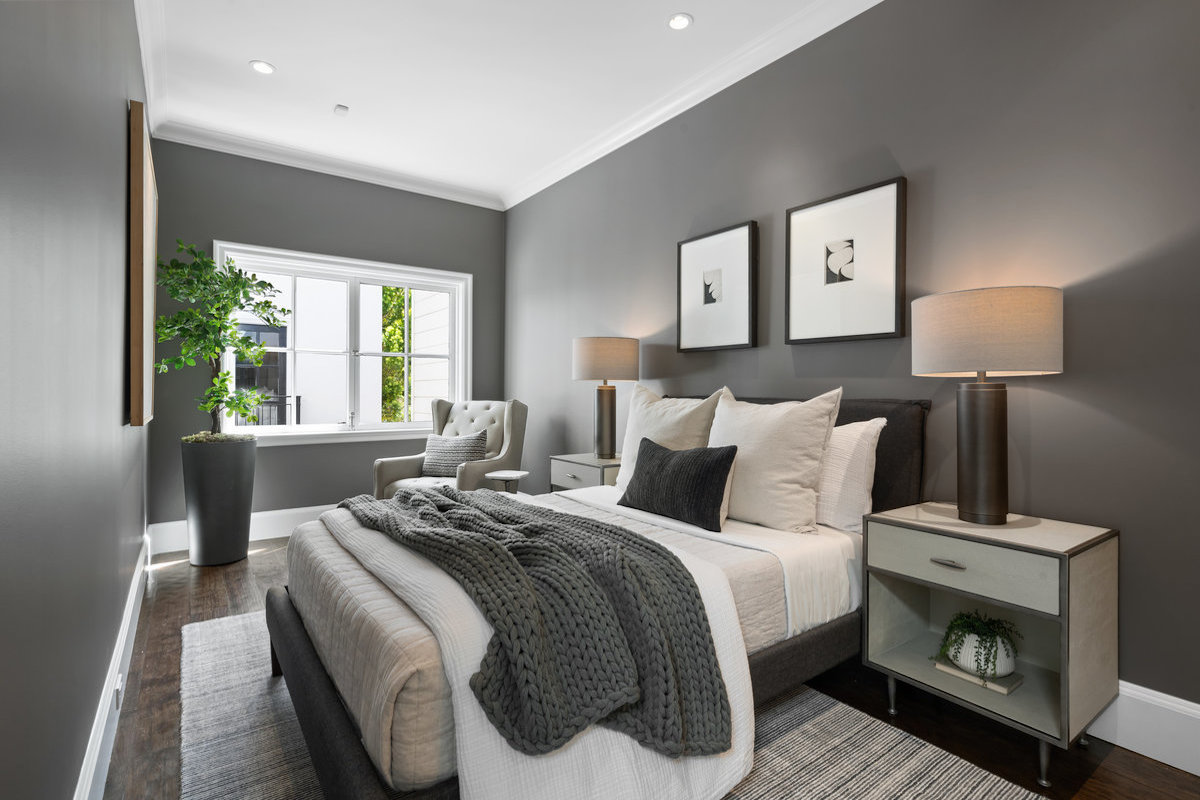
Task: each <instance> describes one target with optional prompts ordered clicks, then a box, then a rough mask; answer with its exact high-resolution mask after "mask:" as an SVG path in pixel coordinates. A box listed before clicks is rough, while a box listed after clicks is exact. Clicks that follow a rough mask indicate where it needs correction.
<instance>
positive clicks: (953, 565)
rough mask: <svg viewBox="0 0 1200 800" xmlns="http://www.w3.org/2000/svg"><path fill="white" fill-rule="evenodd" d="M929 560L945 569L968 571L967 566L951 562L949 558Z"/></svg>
mask: <svg viewBox="0 0 1200 800" xmlns="http://www.w3.org/2000/svg"><path fill="white" fill-rule="evenodd" d="M929 560H930V561H932V562H933V563H934V564H941V565H942V566H943V567H949V568H950V569H966V566H964V565H963V564H960V563H958V562H957V561H951V560H950V559H948V558H931V559H929Z"/></svg>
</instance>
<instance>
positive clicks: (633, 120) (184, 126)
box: [134, 0, 883, 211]
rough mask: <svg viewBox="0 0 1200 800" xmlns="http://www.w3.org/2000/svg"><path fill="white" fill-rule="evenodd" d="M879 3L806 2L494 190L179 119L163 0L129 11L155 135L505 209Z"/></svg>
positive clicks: (137, 0) (138, 1)
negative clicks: (173, 105)
mask: <svg viewBox="0 0 1200 800" xmlns="http://www.w3.org/2000/svg"><path fill="white" fill-rule="evenodd" d="M882 1H883V0H811V2H808V3H806V4H805V5H804V7H803V8H802V9H801V10H800V11H798V12H797V13H795V14H794V15H792V16H791V17H789V18H788V19H787V20H785V21H784V22H782V23H780V24H779V25H777V26H776V27H775V28H773V29H771V30H770V31H767V32H766V33H765V34H763V35H762V36H759V37H758V38H756V39H754V40H753V41H751V42H750V43H749V44H747V45H746V46H744V47H742V48H741V49H740V50H738V51H736V52H734V53H733V54H731V55H730V56H728V57H727V58H725V59H723V60H722V61H720V62H718V63H716V64H714V65H713V66H712V67H711V68H710V69H708V70H706V71H705V72H703V73H701V74H700V75H698V76H697V77H696V78H694V79H692V80H690V81H688V82H686V83H684V84H683V85H682V86H680V87H678V88H677V89H675V90H674V91H672V92H669V93H667V94H665V95H663V96H662V97H660V98H659V99H658V100H656V101H655V102H653V103H650V104H648V105H646V106H644V107H643V108H642V109H640V110H639V111H637V112H636V113H634V114H631V115H630V116H629V117H627V118H625V119H624V120H622V121H621V122H619V123H617V124H615V125H613V126H611V127H609V128H608V129H607V130H605V131H603V132H601V133H600V134H598V135H597V136H595V137H593V138H592V139H591V140H589V141H588V142H586V143H585V144H583V145H582V146H580V147H578V148H576V149H575V150H573V151H571V152H570V153H568V154H567V155H566V156H563V157H562V158H560V159H558V160H556V161H553V162H551V163H550V164H548V165H547V166H545V167H543V168H542V169H540V170H538V171H537V172H535V173H534V174H533V175H531V176H529V177H528V178H526V179H524V180H520V181H518V182H517V183H515V184H514V185H513V186H511V187H509V188H508V189H505V190H502V191H500V192H499V193H498V194H497V193H493V192H489V191H484V190H481V189H477V188H472V187H467V186H459V185H455V184H449V183H444V182H441V181H437V180H433V179H429V178H423V177H420V176H416V175H408V174H404V173H399V172H394V171H390V170H386V169H381V168H378V167H372V166H370V165H367V164H362V163H356V162H351V161H347V160H344V159H341V158H337V157H333V156H326V155H321V154H319V153H314V152H310V151H307V150H301V149H299V148H294V147H290V146H288V145H283V144H278V143H273V142H264V141H258V140H254V139H251V138H249V137H245V136H239V135H236V134H231V133H226V132H222V131H217V130H213V129H211V128H208V127H206V126H204V125H202V124H198V123H195V122H194V121H190V120H184V119H181V118H178V117H176V116H175V115H173V114H172V113H171V110H170V105H169V104H170V99H169V97H168V91H167V87H166V82H167V80H166V73H167V69H166V63H167V59H168V57H169V51H170V48H169V47H168V45H167V41H166V23H165V19H164V13H165V12H164V3H163V0H134V12H135V16H136V18H137V25H138V34H139V42H140V47H141V55H142V71H143V74H144V76H145V82H146V113H147V118H148V120H149V123H150V131H151V134H152V135H153V136H154V138H156V139H164V140H166V141H171V142H178V143H180V144H187V145H193V146H195V147H203V148H206V149H209V150H217V151H220V152H223V153H230V154H232V155H237V156H244V157H247V158H254V159H258V160H260V161H269V162H273V163H276V164H283V165H285V166H290V167H297V168H300V169H307V170H311V171H313V172H321V173H324V174H327V175H335V176H338V177H342V178H349V179H351V180H357V181H364V182H366V183H373V184H377V185H380V186H387V187H389V188H392V189H400V190H402V191H408V192H416V193H418V194H425V195H429V196H431V197H439V198H442V199H444V200H452V201H455V202H459V203H466V204H469V205H474V206H480V207H482V208H488V209H494V210H497V211H504V210H507V209H509V208H512V207H513V206H515V205H516V204H518V203H520V202H521V201H523V200H526V199H528V198H529V197H532V196H533V195H535V194H537V193H538V192H540V191H542V190H543V189H545V188H547V187H549V186H551V185H553V184H555V183H557V182H558V181H560V180H562V179H563V178H565V177H567V176H568V175H571V174H572V173H574V172H577V171H578V170H580V169H582V168H584V167H586V166H587V165H588V164H591V163H592V162H593V161H596V160H598V159H600V158H602V157H604V156H606V155H608V154H609V153H611V152H613V151H614V150H616V149H617V148H619V147H621V146H622V145H625V144H628V143H629V142H631V141H633V140H634V139H636V138H638V137H639V136H641V135H643V134H645V133H647V132H648V131H650V130H653V129H654V128H656V127H658V126H659V125H661V124H662V123H664V122H666V121H667V120H669V119H671V118H673V117H676V116H678V115H679V114H682V113H683V112H684V111H687V110H688V109H690V108H692V107H693V106H695V105H698V104H699V103H701V102H703V101H704V100H707V99H708V98H709V97H712V96H713V95H715V94H716V93H717V92H720V91H722V90H723V89H726V88H728V87H729V86H731V85H733V84H734V83H736V82H737V81H739V80H741V79H742V78H745V77H747V76H748V75H750V74H752V73H754V72H756V71H758V70H760V69H762V68H763V67H765V66H767V65H768V64H770V63H771V62H773V61H776V60H778V59H780V58H782V57H783V56H785V55H787V54H788V53H790V52H792V51H793V50H796V49H797V48H799V47H802V46H804V45H805V44H807V43H809V42H811V41H812V40H814V39H816V38H817V37H819V36H821V35H823V34H825V33H827V32H829V31H831V30H833V29H834V28H836V27H837V26H839V25H841V24H843V23H844V22H847V21H848V20H850V19H853V18H854V17H856V16H858V15H859V14H861V13H862V12H864V11H866V10H867V9H869V8H871V7H873V6H875V5H878V4H879V3H880V2H882Z"/></svg>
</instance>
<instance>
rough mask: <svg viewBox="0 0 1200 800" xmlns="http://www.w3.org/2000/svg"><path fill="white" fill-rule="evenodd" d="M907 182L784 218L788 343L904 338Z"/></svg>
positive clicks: (826, 202)
mask: <svg viewBox="0 0 1200 800" xmlns="http://www.w3.org/2000/svg"><path fill="white" fill-rule="evenodd" d="M906 185H907V182H906V181H905V179H904V178H893V179H892V180H890V181H884V182H883V183H876V184H874V185H872V186H865V187H863V188H861V189H855V190H853V191H850V192H844V193H842V194H837V195H834V196H833V197H827V198H825V199H824V200H818V201H816V202H815V203H807V204H805V205H802V206H796V207H795V208H789V209H788V212H787V248H786V250H787V270H786V272H785V277H784V285H785V292H784V294H785V298H786V300H785V303H784V315H783V318H784V339H785V341H786V342H787V343H788V344H803V343H806V342H847V341H854V340H857V339H885V338H890V337H898V336H903V335H904V226H905V188H906Z"/></svg>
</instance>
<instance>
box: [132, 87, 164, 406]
mask: <svg viewBox="0 0 1200 800" xmlns="http://www.w3.org/2000/svg"><path fill="white" fill-rule="evenodd" d="M157 254H158V186H157V184H156V183H155V182H154V160H153V159H152V158H151V156H150V131H149V129H148V128H147V125H146V106H145V104H144V103H140V102H138V101H137V100H130V101H129V424H130V425H135V426H138V425H145V424H146V423H148V422H149V421H150V420H152V419H153V418H154V344H155V335H154V311H155V310H154V293H155V286H156V280H155V279H156V276H157V271H158V256H157Z"/></svg>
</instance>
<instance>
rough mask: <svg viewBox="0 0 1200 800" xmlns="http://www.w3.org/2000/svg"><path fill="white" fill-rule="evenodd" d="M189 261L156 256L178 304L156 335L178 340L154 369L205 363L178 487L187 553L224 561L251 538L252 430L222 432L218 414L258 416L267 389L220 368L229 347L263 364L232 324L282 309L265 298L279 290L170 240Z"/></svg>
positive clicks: (268, 317) (255, 346)
mask: <svg viewBox="0 0 1200 800" xmlns="http://www.w3.org/2000/svg"><path fill="white" fill-rule="evenodd" d="M176 243H177V245H178V248H177V249H178V252H179V253H181V254H185V255H187V256H188V257H189V258H188V259H187V260H180V259H178V258H172V259H171V261H170V262H166V261H163V260H162V259H159V262H158V285H159V286H162V287H163V288H164V289H166V290H167V293H168V294H170V295H171V297H172V298H173V299H174V300H177V301H179V302H181V303H184V304H185V305H184V308H182V309H180V310H179V311H177V312H175V313H174V314H171V315H170V316H161V317H159V318H158V320H157V324H156V326H155V331H156V333H157V334H158V341H160V342H166V341H170V340H172V339H178V340H179V355H177V356H172V357H168V358H164V359H163V360H162V361H160V362H158V364H157V370H158V371H159V372H166V371H167V370H168V369H169V368H171V367H174V368H175V369H183V368H185V367H195V366H201V367H207V368H208V370H209V372H210V373H211V378H212V380H211V382H210V384H209V386H208V389H207V390H205V392H204V395H203V397H200V398H198V400H199V401H200V403H199V409H200V410H201V411H203V412H205V413H207V414H208V415H209V417H210V419H211V424H210V426H209V429H208V430H207V431H201V432H199V433H194V434H191V435H189V436H184V437H183V444H182V448H183V491H184V497H185V499H186V502H187V520H188V555H189V559H190V560H191V562H192V563H193V564H195V565H197V566H208V565H214V564H228V563H230V562H233V561H240V560H241V559H243V558H245V557H246V552H247V550H248V548H249V542H250V503H251V500H252V499H253V496H254V455H255V440H254V435H253V434H228V433H222V432H221V415H222V414H224V415H225V416H227V417H233V416H234V415H235V414H236V415H239V416H241V417H242V418H244V419H245V420H247V421H249V422H257V421H258V417H257V415H256V413H255V410H256V409H257V407H258V406H259V405H260V404H261V403H262V401H263V400H264V399H265V397H266V395H265V394H264V393H263V392H261V391H260V390H258V389H257V388H241V389H238V388H236V387H235V386H234V385H233V380H232V378H233V376H232V375H231V374H230V372H229V371H228V370H223V369H221V357H222V356H223V355H224V354H225V351H226V350H227V349H232V350H233V351H234V352H235V353H236V354H237V356H238V358H239V359H241V360H243V361H249V362H250V363H253V364H254V365H256V366H258V365H261V364H262V362H263V354H264V352H265V348H264V347H263V345H261V344H259V343H257V342H255V341H254V340H253V339H251V338H249V337H248V336H245V335H244V334H242V333H241V332H240V331H239V330H238V320H237V314H238V313H239V312H243V313H248V314H250V315H252V316H254V317H256V318H257V319H258V320H259V321H261V322H262V323H263V324H264V325H271V326H281V325H283V324H284V320H283V317H284V315H286V314H287V309H284V308H280V307H279V306H277V305H275V303H274V302H273V301H272V300H271V298H272V297H274V296H275V295H276V294H277V293H278V292H277V290H276V289H275V287H273V286H272V285H271V284H270V283H269V282H267V281H260V280H258V277H257V276H255V275H251V274H248V273H246V272H245V271H243V270H241V269H238V268H237V266H235V265H234V263H233V259H227V260H226V261H225V263H224V264H217V263H216V262H214V261H213V259H212V258H210V257H209V256H208V255H207V254H206V253H205V252H204V251H203V250H201V249H200V248H198V247H196V246H195V245H185V244H184V243H183V241H182V240H176Z"/></svg>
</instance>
